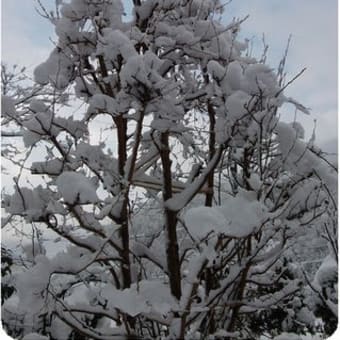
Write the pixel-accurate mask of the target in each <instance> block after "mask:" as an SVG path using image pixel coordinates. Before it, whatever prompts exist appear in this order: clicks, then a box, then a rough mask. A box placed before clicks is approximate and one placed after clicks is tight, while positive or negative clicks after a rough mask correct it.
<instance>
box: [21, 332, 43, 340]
mask: <svg viewBox="0 0 340 340" xmlns="http://www.w3.org/2000/svg"><path fill="white" fill-rule="evenodd" d="M22 340H49V338H48V337H47V336H45V335H41V334H39V333H29V334H26V335H25V336H24V337H23V338H22Z"/></svg>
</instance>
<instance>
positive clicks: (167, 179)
mask: <svg viewBox="0 0 340 340" xmlns="http://www.w3.org/2000/svg"><path fill="white" fill-rule="evenodd" d="M161 144H162V145H161V149H160V156H161V161H162V167H163V200H164V202H165V201H167V200H168V199H170V198H171V197H172V178H171V159H170V148H169V133H168V132H165V133H162V134H161ZM176 226H177V213H176V212H174V211H171V210H169V209H167V208H166V207H165V229H166V233H167V237H168V242H167V245H166V255H167V263H168V272H169V280H170V289H171V293H172V294H173V295H174V296H175V297H176V298H177V299H180V298H181V295H182V292H181V272H180V261H179V253H178V242H177V231H176Z"/></svg>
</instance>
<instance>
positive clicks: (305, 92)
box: [2, 0, 338, 152]
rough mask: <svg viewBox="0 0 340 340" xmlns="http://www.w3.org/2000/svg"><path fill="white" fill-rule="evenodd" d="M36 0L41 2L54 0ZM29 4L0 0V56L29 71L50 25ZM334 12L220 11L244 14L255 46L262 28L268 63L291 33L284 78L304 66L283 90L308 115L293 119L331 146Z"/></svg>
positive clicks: (328, 1)
mask: <svg viewBox="0 0 340 340" xmlns="http://www.w3.org/2000/svg"><path fill="white" fill-rule="evenodd" d="M41 1H42V3H43V4H46V5H47V6H51V5H53V3H54V0H41ZM128 3H130V1H129V0H128V1H125V4H128ZM34 5H35V2H34V0H2V61H3V62H6V63H8V64H13V63H17V64H19V65H25V66H27V67H28V69H29V70H30V71H32V70H33V68H34V66H36V65H37V64H38V63H39V62H41V61H43V60H44V59H46V58H47V56H48V55H49V52H50V51H51V48H52V46H53V45H52V42H51V41H50V40H51V38H52V39H53V27H52V26H51V25H50V24H49V23H48V22H47V21H46V20H44V19H43V18H41V17H40V16H39V15H38V14H37V13H36V11H35V9H34ZM337 13H338V10H337V1H336V0H299V1H296V0H284V1H282V0H234V1H232V2H231V3H230V4H229V5H228V6H227V7H226V13H225V14H224V17H223V20H225V22H228V21H230V19H231V18H233V17H244V16H246V15H247V14H249V15H250V16H249V18H248V20H247V21H246V22H245V23H244V24H243V25H242V33H241V34H242V36H241V37H242V38H245V37H247V38H249V39H252V41H253V42H254V46H255V47H258V46H261V39H262V34H263V33H264V34H265V38H266V42H267V43H268V44H269V46H270V49H269V54H268V63H269V64H270V65H271V66H272V67H273V68H277V65H278V62H279V59H280V57H281V56H282V54H283V51H284V49H285V46H286V42H287V39H288V36H289V34H292V43H291V48H290V51H289V55H288V64H287V66H288V67H287V70H288V72H289V74H288V78H289V77H293V76H294V75H295V74H297V73H298V72H299V71H300V70H301V69H302V68H304V67H307V71H306V72H305V74H304V75H303V77H301V78H300V79H298V80H297V81H296V82H295V83H294V84H293V85H292V86H291V87H290V88H288V89H287V91H286V94H287V95H289V96H292V97H294V98H295V99H297V100H299V101H300V102H302V103H303V104H304V105H305V106H307V107H310V108H311V109H312V116H311V117H304V116H303V114H301V115H300V117H299V120H300V121H302V123H303V124H304V126H305V127H306V130H307V136H308V134H310V133H311V130H312V127H313V120H314V119H316V120H317V139H318V142H319V144H321V145H322V146H323V147H324V148H325V149H327V151H331V152H333V151H335V150H336V146H337V142H336V140H337V67H338V66H337ZM255 51H256V49H255ZM293 114H294V109H293V107H288V106H287V107H286V108H285V109H284V110H283V113H282V116H284V117H283V118H284V119H285V120H291V119H293V118H292V117H293Z"/></svg>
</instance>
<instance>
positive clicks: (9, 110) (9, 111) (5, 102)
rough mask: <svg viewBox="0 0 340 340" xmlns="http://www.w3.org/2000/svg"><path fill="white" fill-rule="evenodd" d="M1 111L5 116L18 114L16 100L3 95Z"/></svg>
mask: <svg viewBox="0 0 340 340" xmlns="http://www.w3.org/2000/svg"><path fill="white" fill-rule="evenodd" d="M1 113H2V115H3V116H5V115H7V116H16V115H17V112H16V110H15V101H14V99H13V98H11V97H9V96H1Z"/></svg>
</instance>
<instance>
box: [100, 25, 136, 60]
mask: <svg viewBox="0 0 340 340" xmlns="http://www.w3.org/2000/svg"><path fill="white" fill-rule="evenodd" d="M102 40H103V41H102V46H100V47H99V48H98V53H104V55H105V57H106V58H107V59H109V60H112V61H113V62H115V61H116V60H117V57H118V55H121V56H122V57H123V59H124V60H125V61H128V60H129V58H130V57H134V56H136V55H137V51H136V49H135V48H134V46H133V44H132V42H131V40H130V39H129V38H128V37H127V36H126V35H125V34H124V33H123V32H122V31H120V30H112V29H109V28H106V29H104V30H103V38H102Z"/></svg>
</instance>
